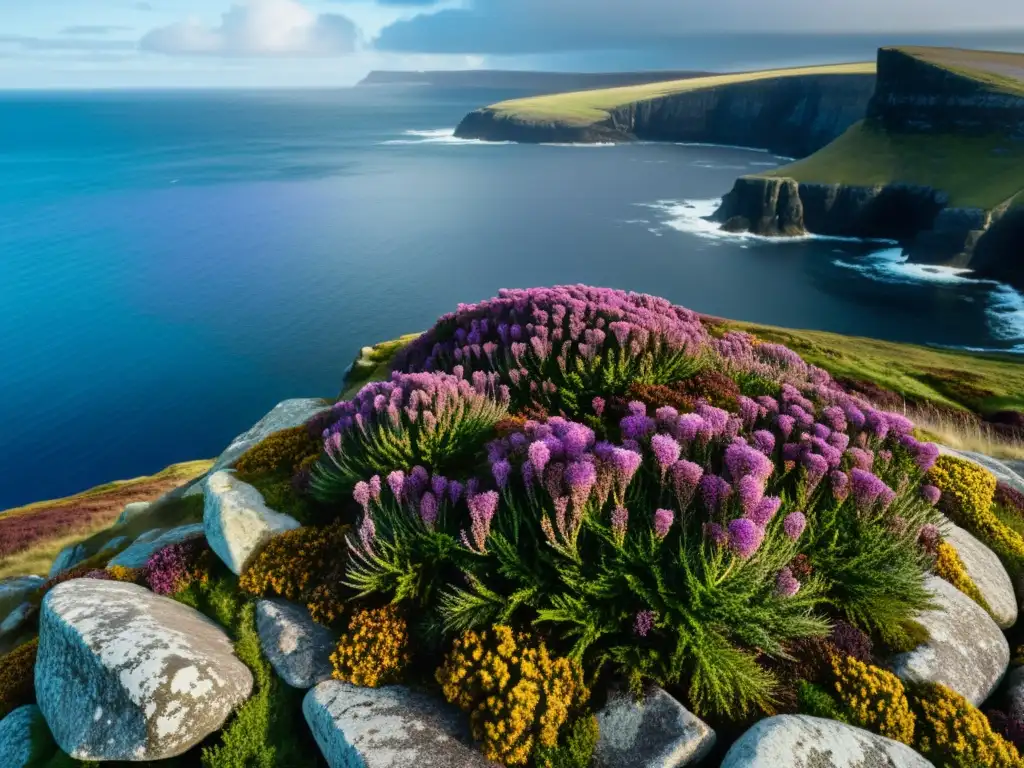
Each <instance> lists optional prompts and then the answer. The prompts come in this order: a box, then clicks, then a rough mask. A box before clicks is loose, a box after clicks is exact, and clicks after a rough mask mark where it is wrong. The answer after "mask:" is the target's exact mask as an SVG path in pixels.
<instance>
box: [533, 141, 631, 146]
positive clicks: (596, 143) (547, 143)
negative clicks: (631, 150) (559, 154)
mask: <svg viewBox="0 0 1024 768" xmlns="http://www.w3.org/2000/svg"><path fill="white" fill-rule="evenodd" d="M540 145H541V146H542V147H617V146H618V144H616V143H615V142H614V141H542V142H540Z"/></svg>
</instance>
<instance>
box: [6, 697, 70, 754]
mask: <svg viewBox="0 0 1024 768" xmlns="http://www.w3.org/2000/svg"><path fill="white" fill-rule="evenodd" d="M56 751H57V745H56V744H54V743H53V737H52V736H51V735H50V729H49V728H47V727H46V721H45V720H43V715H42V713H41V712H40V711H39V707H37V706H36V705H34V704H27V705H25V706H24V707H18V708H17V709H15V710H14V711H12V712H10V713H9V714H8V715H7V717H5V718H3V719H2V720H0V765H2V766H3V767H4V768H30V766H37V765H39V764H40V763H41V762H42V761H45V760H48V759H49V758H50V757H51V756H52V755H53V754H54V753H55V752H56Z"/></svg>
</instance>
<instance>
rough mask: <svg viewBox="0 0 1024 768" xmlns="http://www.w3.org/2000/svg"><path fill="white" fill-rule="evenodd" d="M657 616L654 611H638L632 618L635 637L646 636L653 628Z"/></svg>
mask: <svg viewBox="0 0 1024 768" xmlns="http://www.w3.org/2000/svg"><path fill="white" fill-rule="evenodd" d="M657 618H658V614H656V613H655V612H654V611H640V612H639V613H637V615H636V618H635V619H634V620H633V634H635V635H636V636H637V637H647V635H648V634H650V631H651V630H652V629H654V622H655V620H656V619H657Z"/></svg>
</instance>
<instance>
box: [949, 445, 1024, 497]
mask: <svg viewBox="0 0 1024 768" xmlns="http://www.w3.org/2000/svg"><path fill="white" fill-rule="evenodd" d="M939 452H940V453H946V454H950V455H951V456H959V457H960V458H961V459H967V460H968V461H973V462H974V463H975V464H979V465H981V466H983V467H984V468H985V469H987V470H988V471H989V472H991V473H992V474H993V475H995V476H996V480H999V481H1000V482H1003V483H1006V484H1007V485H1009V486H1011V487H1013V488H1016V489H1017V490H1018V491H1020V492H1021V493H1024V474H1022V472H1021V466H1020V464H1019V463H1018V462H1004V461H1000V460H999V459H993V458H992V457H991V456H985V455H984V454H982V453H974V452H973V451H958V450H956V449H955V448H949V447H947V446H945V445H940V446H939Z"/></svg>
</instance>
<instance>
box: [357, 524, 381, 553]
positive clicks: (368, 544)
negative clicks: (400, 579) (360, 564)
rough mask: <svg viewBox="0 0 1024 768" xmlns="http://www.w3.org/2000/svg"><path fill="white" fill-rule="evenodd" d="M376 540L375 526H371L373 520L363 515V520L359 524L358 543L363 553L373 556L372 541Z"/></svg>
mask: <svg viewBox="0 0 1024 768" xmlns="http://www.w3.org/2000/svg"><path fill="white" fill-rule="evenodd" d="M376 538H377V526H375V525H374V524H373V518H372V517H370V516H369V515H363V520H362V522H361V523H360V524H359V543H360V544H362V547H363V552H365V553H366V554H368V555H371V554H373V540H374V539H376Z"/></svg>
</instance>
